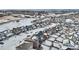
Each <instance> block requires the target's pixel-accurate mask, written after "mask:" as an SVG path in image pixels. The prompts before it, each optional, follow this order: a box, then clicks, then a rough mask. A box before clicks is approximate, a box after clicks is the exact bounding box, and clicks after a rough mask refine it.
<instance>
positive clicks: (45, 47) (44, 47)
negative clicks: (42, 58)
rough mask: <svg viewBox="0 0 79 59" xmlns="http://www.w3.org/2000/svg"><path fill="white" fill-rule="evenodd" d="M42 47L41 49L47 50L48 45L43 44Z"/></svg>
mask: <svg viewBox="0 0 79 59" xmlns="http://www.w3.org/2000/svg"><path fill="white" fill-rule="evenodd" d="M41 46H42V47H43V50H49V47H47V46H45V45H41Z"/></svg>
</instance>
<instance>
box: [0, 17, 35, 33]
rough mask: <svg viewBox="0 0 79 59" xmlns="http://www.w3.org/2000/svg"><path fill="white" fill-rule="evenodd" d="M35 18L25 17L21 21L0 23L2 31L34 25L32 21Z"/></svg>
mask: <svg viewBox="0 0 79 59" xmlns="http://www.w3.org/2000/svg"><path fill="white" fill-rule="evenodd" d="M33 20H34V19H32V18H29V19H27V18H25V19H22V20H20V22H16V21H13V22H9V23H5V24H2V25H0V32H2V31H4V30H8V29H13V28H16V27H20V26H26V25H32V23H31V21H33Z"/></svg>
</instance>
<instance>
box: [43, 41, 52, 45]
mask: <svg viewBox="0 0 79 59" xmlns="http://www.w3.org/2000/svg"><path fill="white" fill-rule="evenodd" d="M43 44H44V45H47V46H51V45H52V42H51V41H48V40H46V41H45V42H43Z"/></svg>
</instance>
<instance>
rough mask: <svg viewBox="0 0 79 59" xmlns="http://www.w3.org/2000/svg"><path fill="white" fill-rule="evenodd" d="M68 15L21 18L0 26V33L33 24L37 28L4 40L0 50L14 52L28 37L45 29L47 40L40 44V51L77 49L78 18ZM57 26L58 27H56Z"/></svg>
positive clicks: (78, 40)
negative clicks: (47, 35)
mask: <svg viewBox="0 0 79 59" xmlns="http://www.w3.org/2000/svg"><path fill="white" fill-rule="evenodd" d="M70 14H72V13H69V14H62V15H61V14H60V15H59V14H58V15H57V16H56V15H55V14H50V13H49V14H48V15H45V17H44V16H40V18H21V19H20V20H19V22H17V21H16V20H15V21H11V22H6V23H4V24H1V25H0V32H2V31H5V30H12V29H13V28H17V27H22V26H24V27H25V26H30V25H34V24H37V28H35V29H31V30H29V31H27V32H22V33H20V34H18V35H13V36H11V37H9V38H7V39H6V40H3V41H1V42H3V43H4V44H0V50H16V46H17V45H19V44H20V43H21V42H22V41H24V39H25V38H27V36H28V35H30V36H32V35H34V34H36V33H39V32H40V31H45V30H46V29H47V31H48V34H49V38H48V39H47V40H45V41H44V42H43V43H42V44H41V47H42V50H48V49H49V50H64V49H68V48H71V49H79V45H78V44H79V37H78V36H79V28H78V26H79V24H78V23H79V21H78V18H76V17H73V15H71V16H68V15H70ZM73 14H74V13H73ZM62 16H63V17H62ZM52 17H56V18H52ZM66 18H67V19H66ZM73 19H75V20H73ZM34 20H36V22H33V21H34ZM58 25H59V26H60V27H57V26H58ZM40 26H42V27H40Z"/></svg>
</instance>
